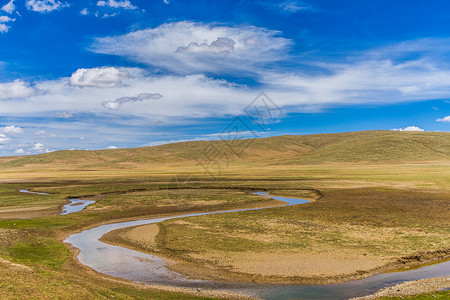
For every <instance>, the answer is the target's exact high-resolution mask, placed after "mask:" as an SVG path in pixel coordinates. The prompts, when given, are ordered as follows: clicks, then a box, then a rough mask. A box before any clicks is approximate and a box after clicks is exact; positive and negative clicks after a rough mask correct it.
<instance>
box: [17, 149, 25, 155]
mask: <svg viewBox="0 0 450 300" xmlns="http://www.w3.org/2000/svg"><path fill="white" fill-rule="evenodd" d="M14 153H17V154H24V153H25V150H23V149H22V148H19V149H16V150H15V151H14Z"/></svg>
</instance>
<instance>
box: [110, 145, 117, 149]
mask: <svg viewBox="0 0 450 300" xmlns="http://www.w3.org/2000/svg"><path fill="white" fill-rule="evenodd" d="M108 149H117V147H116V146H108Z"/></svg>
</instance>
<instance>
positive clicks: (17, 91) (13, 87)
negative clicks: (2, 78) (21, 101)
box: [0, 79, 36, 100]
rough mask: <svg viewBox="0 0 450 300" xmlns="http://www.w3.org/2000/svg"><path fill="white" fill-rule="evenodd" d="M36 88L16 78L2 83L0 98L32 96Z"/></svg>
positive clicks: (0, 85) (0, 84)
mask: <svg viewBox="0 0 450 300" xmlns="http://www.w3.org/2000/svg"><path fill="white" fill-rule="evenodd" d="M35 93H36V90H35V89H34V88H32V87H30V85H29V84H27V83H26V82H24V81H22V80H20V79H16V80H14V81H13V82H7V83H0V100H8V99H14V98H24V97H29V96H32V95H34V94H35Z"/></svg>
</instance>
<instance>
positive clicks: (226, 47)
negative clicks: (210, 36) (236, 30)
mask: <svg viewBox="0 0 450 300" xmlns="http://www.w3.org/2000/svg"><path fill="white" fill-rule="evenodd" d="M235 44H236V42H235V41H233V40H232V39H229V38H226V37H219V38H217V39H216V40H215V41H213V42H212V43H211V44H210V45H208V44H207V43H202V44H197V43H194V42H192V43H190V44H189V46H187V47H179V48H178V49H177V51H176V52H190V53H216V54H223V55H227V54H230V53H231V51H233V50H234V45H235Z"/></svg>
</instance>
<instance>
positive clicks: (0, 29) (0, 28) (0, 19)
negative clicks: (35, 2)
mask: <svg viewBox="0 0 450 300" xmlns="http://www.w3.org/2000/svg"><path fill="white" fill-rule="evenodd" d="M15 20H16V19H12V18H10V17H8V16H0V33H6V32H8V31H9V29H10V28H11V26H8V25H6V24H5V23H8V22H14V21H15ZM0 97H1V96H0Z"/></svg>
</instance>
